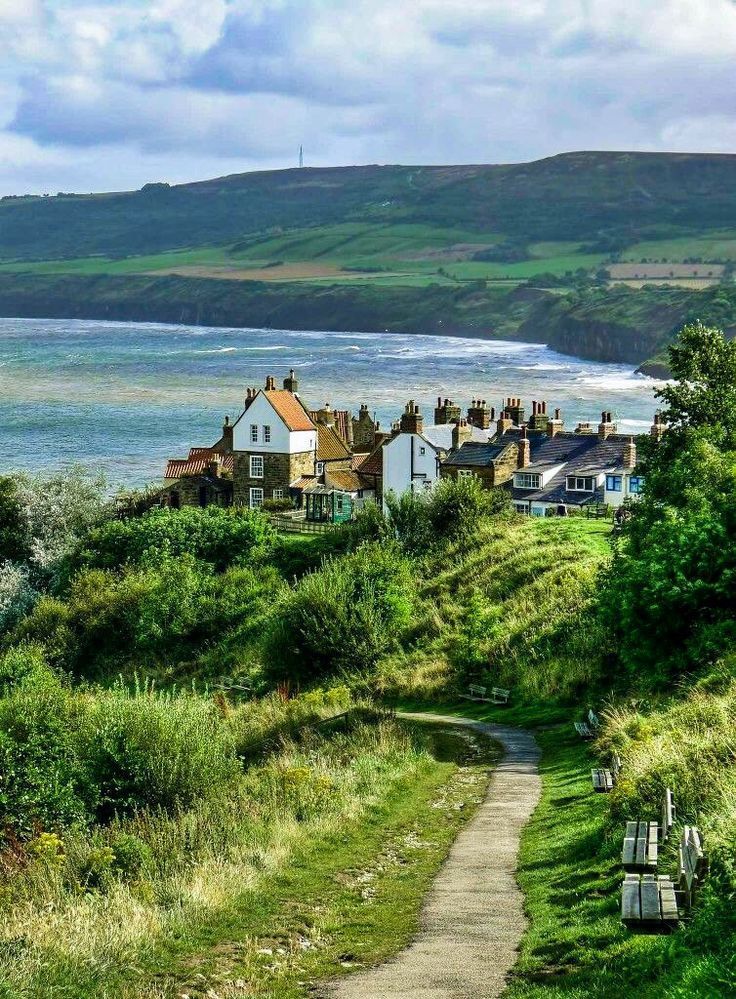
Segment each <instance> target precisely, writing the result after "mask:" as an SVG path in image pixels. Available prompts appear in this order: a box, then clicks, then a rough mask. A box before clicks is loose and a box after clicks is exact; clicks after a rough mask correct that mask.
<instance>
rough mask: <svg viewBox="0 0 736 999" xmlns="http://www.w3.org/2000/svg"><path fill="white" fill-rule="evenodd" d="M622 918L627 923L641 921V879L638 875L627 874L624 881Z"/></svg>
mask: <svg viewBox="0 0 736 999" xmlns="http://www.w3.org/2000/svg"><path fill="white" fill-rule="evenodd" d="M621 918H622V919H623V921H624V922H625V923H626V922H629V921H637V920H640V919H641V902H640V899H639V878H638V877H637V875H636V874H627V875H626V879H625V880H624V884H623V890H622V893H621Z"/></svg>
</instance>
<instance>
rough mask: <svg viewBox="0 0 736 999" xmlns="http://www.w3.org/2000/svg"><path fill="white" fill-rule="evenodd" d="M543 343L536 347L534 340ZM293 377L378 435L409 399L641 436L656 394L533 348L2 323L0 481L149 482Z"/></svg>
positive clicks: (626, 369)
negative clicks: (27, 476)
mask: <svg viewBox="0 0 736 999" xmlns="http://www.w3.org/2000/svg"><path fill="white" fill-rule="evenodd" d="M540 338H541V337H540ZM289 368H294V369H295V371H296V373H297V377H298V379H299V392H300V395H301V396H302V398H303V399H304V400H305V401H306V402H307V403H308V404H309V405H310V406H311V407H313V408H317V407H320V406H322V405H323V404H325V403H329V404H330V406H332V407H333V408H337V409H352V410H357V409H358V407H359V406H360V404H361V403H363V402H364V403H366V404H367V405H368V407H369V409H370V411H371V413H374V414H375V416H376V417H377V418H378V419H379V420H380V421H381V425H382V426H383V427H386V428H388V427H389V426H390V424H391V422H392V421H393V420H395V419H397V418H398V416H399V415H400V413H401V411H402V409H403V408H404V405H405V404H406V402H407V400H409V399H414V400H415V401H416V402H417V403H418V404H419V405H420V406H421V407H422V411H423V413H424V414H425V422H427V423H431V422H433V420H432V410H433V408H434V406H435V404H436V401H437V397H438V396H442V397H443V398H445V397H449V398H450V399H453V400H454V401H455V402H457V403H459V404H460V405H462V406H463V408H467V406H468V404H469V403H470V401H471V400H472V399H475V398H480V399H486V400H487V401H488V403H489V405H491V406H495V407H496V409H497V410H498V409H499V407H500V405H501V403H502V401H503V400H504V399H505V398H506V397H507V396H520V397H521V398H522V399H523V400H524V402H525V404H526V407H527V412H531V402H532V400H533V399H536V400H546V401H547V409H548V412H551V411H552V410H553V409H554V408H556V407H559V408H560V409H561V410H562V415H563V418H564V420H565V424H566V426H574V425H575V424H576V423H577V422H578V421H579V420H592V421H594V422H595V423H597V422H598V421H599V419H600V413H601V411H602V410H604V409H606V410H611V411H612V412H613V414H614V417H615V419H616V421H617V423H618V425H619V428H620V429H621V430H622V431H624V432H631V433H640V432H642V431H643V430H645V429H646V427H648V426H649V424H650V423H651V421H652V416H653V414H654V411H655V409H656V400H655V397H654V391H655V389H656V388H657V387H658V384H659V383H657V382H655V381H653V380H652V379H651V378H647V377H646V376H644V375H638V374H636V373H635V371H634V368H633V366H631V365H626V364H606V363H599V362H595V361H585V360H580V359H578V358H575V357H568V356H566V355H564V354H559V353H557V352H556V351H554V350H551V349H550V348H549V347H547V346H546V345H545V344H544V343H516V342H507V341H499V340H475V339H467V338H458V337H438V336H421V335H414V334H412V335H409V334H400V333H391V334H389V333H382V334H373V333H350V332H344V333H324V332H320V331H318V330H314V331H308V332H303V331H294V330H272V329H223V328H214V327H212V328H211V327H203V326H174V325H163V324H158V323H123V322H100V321H88V320H84V321H82V320H66V319H64V320H62V319H0V456H1V457H2V472H4V473H6V472H8V471H12V470H19V469H25V470H30V471H44V470H51V469H59V468H63V467H66V466H69V465H71V464H75V463H81V464H83V465H85V466H87V467H88V468H91V469H94V470H96V471H102V472H104V473H105V474H106V476H107V478H108V480H109V482H110V483H111V485H112V486H120V487H134V486H140V485H143V484H144V483H146V482H150V481H154V480H156V479H160V478H161V476H162V474H163V469H164V466H165V462H166V459H167V458H169V457H185V456H186V454H187V451H188V449H189V447H190V445H209V444H213V443H214V442H215V441H216V440H217V439H218V437H219V436H220V432H221V427H222V422H223V417H224V416H225V414H228V415H230V417H231V418H234V417H236V416H237V415H238V414H239V413H240V412H241V411H242V408H243V399H244V396H245V391H246V388H247V387H248V386H251V385H255V386H262V385H263V384H264V382H265V379H266V377H267V376H268V375H274V377H275V378H276V380H277V384H280V381H281V379H282V378H283V377H284V376H285V375H286V374H287V372H288V370H289Z"/></svg>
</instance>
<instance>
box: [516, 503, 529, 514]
mask: <svg viewBox="0 0 736 999" xmlns="http://www.w3.org/2000/svg"><path fill="white" fill-rule="evenodd" d="M514 510H516V512H517V513H529V508H528V507H527V505H526V503H514Z"/></svg>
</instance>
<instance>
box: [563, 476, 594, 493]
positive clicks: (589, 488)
mask: <svg viewBox="0 0 736 999" xmlns="http://www.w3.org/2000/svg"><path fill="white" fill-rule="evenodd" d="M567 488H568V489H569V490H570V492H576V493H592V492H593V490H594V488H595V480H594V478H593V476H592V475H568V477H567Z"/></svg>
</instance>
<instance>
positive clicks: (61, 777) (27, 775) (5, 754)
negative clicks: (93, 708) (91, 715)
mask: <svg viewBox="0 0 736 999" xmlns="http://www.w3.org/2000/svg"><path fill="white" fill-rule="evenodd" d="M78 713H79V712H78V705H77V704H76V703H75V699H74V698H73V696H72V695H71V694H70V693H69V691H67V690H66V689H64V688H63V687H62V686H61V684H60V683H59V682H58V680H56V678H54V677H53V676H51V675H48V676H47V677H46V682H39V683H34V684H32V685H30V686H26V685H23V684H21V685H19V686H17V687H15V688H14V689H12V690H11V691H10V692H9V693H8V694H6V696H5V697H4V698H3V699H1V700H0V816H2V822H1V826H2V829H3V830H4V831H5V833H6V834H7V833H8V832H12V834H13V835H14V836H21V837H29V836H30V835H31V834H33V833H34V832H35V831H36V830H37V829H38V828H39V827H40V828H41V829H46V830H55V829H60V828H63V827H65V826H70V825H74V824H76V823H84V822H86V821H87V820H88V819H89V811H88V807H87V800H88V797H89V789H88V788H87V787H86V784H85V780H84V775H83V773H82V772H81V770H80V766H79V757H78V753H77V743H76V730H77V726H78Z"/></svg>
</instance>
